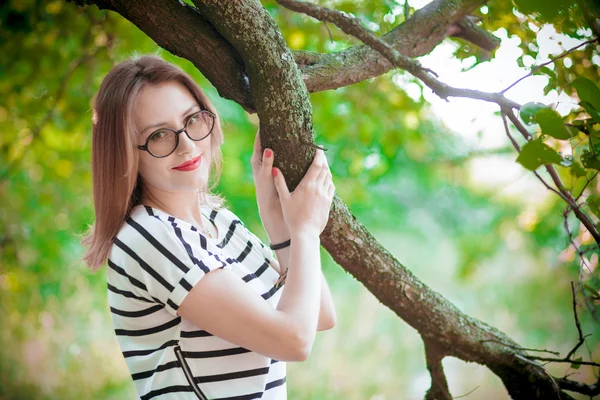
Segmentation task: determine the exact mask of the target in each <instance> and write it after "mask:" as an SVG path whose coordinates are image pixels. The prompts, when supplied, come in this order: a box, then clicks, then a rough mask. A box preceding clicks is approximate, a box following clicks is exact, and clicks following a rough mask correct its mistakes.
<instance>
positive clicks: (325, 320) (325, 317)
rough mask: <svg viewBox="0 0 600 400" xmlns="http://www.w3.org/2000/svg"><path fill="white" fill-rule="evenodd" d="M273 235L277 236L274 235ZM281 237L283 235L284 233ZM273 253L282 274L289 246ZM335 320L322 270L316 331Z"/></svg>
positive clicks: (333, 308) (287, 261)
mask: <svg viewBox="0 0 600 400" xmlns="http://www.w3.org/2000/svg"><path fill="white" fill-rule="evenodd" d="M271 237H272V236H271V235H269V238H271ZM273 237H277V236H276V235H274V236H273ZM281 237H285V235H283V236H281ZM283 241H285V239H273V240H272V243H281V242H283ZM275 254H276V255H277V261H279V266H280V267H281V270H280V271H278V272H279V273H280V274H283V273H285V271H287V269H288V266H289V259H290V248H289V247H285V248H283V249H279V250H275ZM275 269H277V268H275ZM336 321H337V316H336V312H335V304H334V303H333V297H332V296H331V291H330V290H329V286H328V285H327V280H326V279H325V275H323V272H321V303H320V307H319V323H318V325H317V331H326V330H328V329H331V328H333V327H334V326H335V324H336Z"/></svg>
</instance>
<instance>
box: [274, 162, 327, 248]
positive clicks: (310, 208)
mask: <svg viewBox="0 0 600 400" xmlns="http://www.w3.org/2000/svg"><path fill="white" fill-rule="evenodd" d="M273 175H274V178H275V187H276V189H277V192H278V193H279V199H280V202H281V208H282V211H283V217H284V218H285V221H286V223H287V226H288V228H289V230H290V232H292V234H296V233H308V234H311V235H317V236H318V235H320V234H321V232H323V229H325V225H327V221H328V220H329V209H330V208H331V201H332V200H333V194H334V193H335V186H334V185H333V182H332V180H331V172H330V171H329V165H328V163H327V158H326V157H325V154H324V153H323V150H317V152H316V154H315V158H314V159H313V162H312V164H311V165H310V167H309V168H308V171H307V172H306V175H304V177H303V178H302V180H301V181H300V183H299V184H298V186H297V187H296V189H295V190H294V191H293V192H292V193H290V192H289V190H288V187H287V184H286V183H285V179H284V177H283V174H282V173H281V171H280V170H279V169H278V168H273Z"/></svg>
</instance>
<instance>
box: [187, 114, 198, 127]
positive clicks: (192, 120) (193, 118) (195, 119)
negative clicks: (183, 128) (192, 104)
mask: <svg viewBox="0 0 600 400" xmlns="http://www.w3.org/2000/svg"><path fill="white" fill-rule="evenodd" d="M199 120H200V118H199V116H198V115H192V116H191V117H190V119H188V125H194V124H197V123H198V121H199Z"/></svg>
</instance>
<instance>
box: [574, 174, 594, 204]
mask: <svg viewBox="0 0 600 400" xmlns="http://www.w3.org/2000/svg"><path fill="white" fill-rule="evenodd" d="M599 172H600V171H596V173H595V174H594V176H592V177H591V178H590V179H588V180H587V182H586V183H585V185H583V189H581V192H580V193H579V195H578V196H577V197H575V201H578V200H579V198H580V197H581V195H582V194H583V192H585V189H586V188H587V187H588V185H589V184H590V182H591V181H593V180H594V178H595V177H596V176H598V173H599Z"/></svg>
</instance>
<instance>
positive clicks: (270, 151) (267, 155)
mask: <svg viewBox="0 0 600 400" xmlns="http://www.w3.org/2000/svg"><path fill="white" fill-rule="evenodd" d="M272 155H273V151H272V150H271V149H267V150H266V151H265V156H266V157H267V158H268V157H271V156H272Z"/></svg>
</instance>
